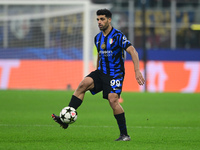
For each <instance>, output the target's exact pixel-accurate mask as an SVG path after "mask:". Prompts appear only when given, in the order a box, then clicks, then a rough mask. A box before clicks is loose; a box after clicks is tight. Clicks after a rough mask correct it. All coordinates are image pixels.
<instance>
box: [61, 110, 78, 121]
mask: <svg viewBox="0 0 200 150" xmlns="http://www.w3.org/2000/svg"><path fill="white" fill-rule="evenodd" d="M76 119H77V111H76V110H75V109H74V108H73V107H69V106H67V107H65V108H63V109H62V110H61V112H60V120H61V121H62V122H63V123H67V124H72V123H74V122H75V121H76Z"/></svg>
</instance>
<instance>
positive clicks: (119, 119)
mask: <svg viewBox="0 0 200 150" xmlns="http://www.w3.org/2000/svg"><path fill="white" fill-rule="evenodd" d="M114 116H115V119H116V120H117V124H118V126H119V130H120V134H121V135H128V134H127V128H126V119H125V114H124V113H121V114H117V115H114Z"/></svg>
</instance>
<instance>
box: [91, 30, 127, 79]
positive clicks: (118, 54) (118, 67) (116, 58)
mask: <svg viewBox="0 0 200 150" xmlns="http://www.w3.org/2000/svg"><path fill="white" fill-rule="evenodd" d="M94 42H95V45H96V47H97V51H98V55H99V57H100V60H99V66H98V70H100V71H102V72H103V73H104V74H108V75H110V76H115V75H116V74H119V73H120V74H123V75H124V50H126V49H127V48H128V47H129V46H130V45H131V43H130V41H128V40H127V38H126V36H125V35H124V34H123V33H122V32H121V31H119V30H117V29H115V28H112V30H111V31H110V33H109V34H108V35H107V36H104V35H103V32H102V31H101V32H100V33H98V34H97V35H96V36H95V38H94Z"/></svg>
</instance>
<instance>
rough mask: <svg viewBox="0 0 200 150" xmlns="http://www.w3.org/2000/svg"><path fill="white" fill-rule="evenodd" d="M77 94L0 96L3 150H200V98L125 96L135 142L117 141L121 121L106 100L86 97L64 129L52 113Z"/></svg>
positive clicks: (16, 93) (11, 93) (3, 93)
mask: <svg viewBox="0 0 200 150" xmlns="http://www.w3.org/2000/svg"><path fill="white" fill-rule="evenodd" d="M72 94H73V92H72V91H26V90H25V91H20V90H1V91H0V102H1V103H0V115H1V117H0V150H62V149H66V150H69V149H70V150H199V149H200V94H180V93H126V92H124V93H123V94H122V97H123V99H124V102H123V103H122V106H123V108H124V110H125V115H126V120H127V127H128V132H129V135H130V136H131V141H128V142H116V141H114V140H115V139H116V138H118V136H119V131H118V127H117V123H116V120H115V119H114V117H113V114H112V110H111V108H110V106H109V104H108V101H107V100H104V99H102V95H101V93H100V94H97V95H95V96H92V95H91V94H90V93H89V92H88V93H86V95H85V99H84V102H83V103H82V105H81V107H80V108H79V109H78V110H77V111H78V119H77V121H76V122H75V123H74V124H72V125H70V126H69V128H68V129H67V130H64V129H62V128H60V127H59V125H58V124H56V123H55V122H54V121H53V120H52V118H51V114H52V113H55V114H59V112H60V110H61V109H62V108H63V107H65V106H67V105H68V103H69V100H70V97H71V95H72Z"/></svg>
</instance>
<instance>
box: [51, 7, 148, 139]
mask: <svg viewBox="0 0 200 150" xmlns="http://www.w3.org/2000/svg"><path fill="white" fill-rule="evenodd" d="M96 14H97V23H98V27H99V29H100V30H101V32H100V33H98V34H97V35H96V36H95V38H94V43H95V45H96V48H97V51H98V58H97V69H96V70H95V71H93V72H91V73H90V74H89V75H87V76H86V77H85V78H84V79H83V80H82V81H81V83H80V84H79V86H78V88H77V89H76V90H75V92H74V93H73V95H72V98H71V101H70V103H69V106H70V107H73V108H75V109H77V108H78V107H79V106H80V105H81V103H82V101H83V98H84V95H85V92H86V91H87V90H90V92H91V93H92V94H93V95H94V94H96V93H98V92H100V91H103V98H104V99H107V100H108V101H109V104H110V106H111V108H112V109H113V114H114V117H115V118H116V121H117V124H118V127H119V131H120V136H119V138H118V139H116V141H130V139H131V138H130V136H129V135H128V133H127V127H126V119H125V113H124V110H123V108H122V106H121V105H120V103H119V101H118V99H119V97H120V94H121V92H122V84H123V80H124V74H125V70H124V50H126V51H127V52H128V53H129V54H130V55H131V58H132V61H133V64H134V71H135V78H136V80H137V82H138V84H139V85H143V84H144V82H145V80H144V78H143V76H142V74H141V72H140V70H139V58H138V53H137V51H136V50H135V48H134V47H133V46H132V44H131V43H130V41H128V40H127V38H126V36H125V35H124V34H123V33H122V32H120V31H119V30H117V29H115V28H113V27H112V25H111V20H112V13H111V12H110V11H109V10H107V9H100V10H98V11H97V12H96ZM52 118H53V119H54V120H55V121H56V122H57V123H59V124H60V126H61V127H63V128H64V129H66V128H67V127H68V124H66V123H63V122H62V121H61V120H60V117H59V116H57V115H55V114H52Z"/></svg>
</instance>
